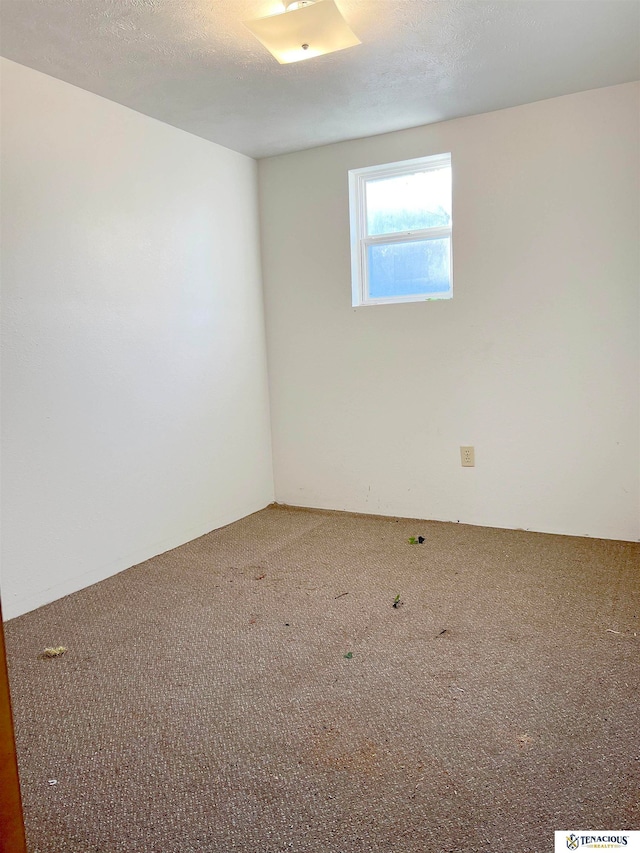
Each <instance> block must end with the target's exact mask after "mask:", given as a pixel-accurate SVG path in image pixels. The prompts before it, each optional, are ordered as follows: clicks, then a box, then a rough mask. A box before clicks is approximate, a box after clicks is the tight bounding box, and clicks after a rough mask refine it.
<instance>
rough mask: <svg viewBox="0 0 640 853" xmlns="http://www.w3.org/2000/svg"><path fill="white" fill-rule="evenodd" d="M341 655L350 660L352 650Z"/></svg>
mask: <svg viewBox="0 0 640 853" xmlns="http://www.w3.org/2000/svg"><path fill="white" fill-rule="evenodd" d="M343 657H345V658H346V659H347V660H351V658H352V657H353V652H347V653H346V655H343Z"/></svg>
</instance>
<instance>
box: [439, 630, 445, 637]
mask: <svg viewBox="0 0 640 853" xmlns="http://www.w3.org/2000/svg"><path fill="white" fill-rule="evenodd" d="M446 633H447V629H446V628H443V629H442V631H440V633H439V634H438V636H439V637H441V636H442V635H443V634H446Z"/></svg>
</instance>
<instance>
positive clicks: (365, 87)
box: [0, 0, 640, 157]
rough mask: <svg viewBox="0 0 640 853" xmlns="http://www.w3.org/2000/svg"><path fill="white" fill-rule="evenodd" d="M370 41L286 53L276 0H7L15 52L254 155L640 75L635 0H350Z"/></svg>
mask: <svg viewBox="0 0 640 853" xmlns="http://www.w3.org/2000/svg"><path fill="white" fill-rule="evenodd" d="M337 3H338V6H339V7H340V9H341V10H342V12H343V14H344V16H345V18H346V19H347V21H348V23H349V25H350V26H351V28H352V29H353V30H354V32H355V33H356V34H357V35H358V36H359V38H360V39H361V40H362V45H359V46H358V47H353V48H350V49H348V50H344V51H341V52H339V53H335V54H331V55H328V56H322V57H317V58H314V59H310V60H307V61H305V62H300V63H296V64H293V65H279V64H278V63H277V62H276V60H275V59H273V58H272V57H271V55H270V54H268V53H267V52H266V50H265V49H264V48H263V47H262V45H261V44H259V42H258V41H256V39H255V38H254V37H253V36H252V35H251V33H250V32H249V31H248V30H247V29H246V28H245V27H244V26H243V24H242V21H243V20H246V19H249V18H255V17H259V16H261V15H266V14H271V13H273V12H274V11H277V10H278V9H280V10H281V9H282V8H283V7H282V4H281V3H279V2H278V0H2V5H1V7H0V11H1V24H2V29H1V35H0V53H2V55H3V56H6V57H8V58H9V59H13V60H15V61H16V62H20V63H22V64H23V65H28V66H30V67H32V68H36V69H38V70H39V71H43V72H45V73H46V74H50V75H52V76H53V77H59V78H60V79H61V80H66V81H68V82H69V83H73V84H74V85H76V86H80V87H81V88H83V89H88V90H89V91H90V92H95V93H97V94H99V95H103V96H104V97H106V98H109V99H111V100H113V101H117V102H118V103H121V104H125V105H126V106H129V107H132V108H133V109H135V110H138V111H139V112H141V113H146V114H147V115H150V116H154V117H155V118H158V119H160V120H162V121H165V122H167V123H169V124H172V125H175V126H176V127H180V128H183V129H184V130H187V131H190V132H191V133H195V134H197V135H198V136H202V137H204V138H205V139H210V140H212V141H213V142H218V143H220V144H221V145H225V146H227V147H228V148H232V149H235V150H236V151H241V152H243V153H245V154H249V155H251V156H253V157H264V156H269V155H272V154H279V153H284V152H288V151H295V150H299V149H303V148H309V147H312V146H315V145H323V144H325V143H329V142H335V141H338V140H343V139H354V138H357V137H360V136H370V135H373V134H377V133H384V132H386V131H390V130H398V129H400V128H405V127H413V126H416V125H421V124H428V123H430V122H435V121H441V120H444V119H450V118H455V117H458V116H464V115H472V114H475V113H480V112H487V111H489V110H495V109H501V108H503V107H509V106H515V105H517V104H522V103H529V102H532V101H537V100H541V99H544V98H550V97H554V96H557V95H563V94H567V93H570V92H578V91H582V90H585V89H593V88H598V87H600V86H610V85H614V84H616V83H623V82H628V81H630V80H637V79H638V78H640V2H638V0H497V2H488V0H487V2H485V0H337Z"/></svg>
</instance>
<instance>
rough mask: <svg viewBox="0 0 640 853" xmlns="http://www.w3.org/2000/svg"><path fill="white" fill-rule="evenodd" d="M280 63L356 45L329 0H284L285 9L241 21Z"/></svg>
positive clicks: (357, 40) (337, 11) (343, 20)
mask: <svg viewBox="0 0 640 853" xmlns="http://www.w3.org/2000/svg"><path fill="white" fill-rule="evenodd" d="M244 24H245V26H246V27H248V28H249V29H250V30H251V32H252V33H253V34H254V36H255V37H256V38H257V39H258V41H261V42H262V44H263V45H264V46H265V47H266V48H267V50H268V51H270V52H271V53H272V54H273V55H274V56H275V58H276V59H277V60H278V62H279V63H280V64H281V65H286V64H287V63H289V62H299V61H300V60H301V59H311V57H313V56H322V55H323V54H324V53H333V52H334V51H336V50H342V49H343V48H345V47H352V46H353V45H355V44H360V39H359V38H358V37H357V36H355V35H354V34H353V33H352V32H351V30H350V29H349V27H348V26H347V23H346V21H345V19H344V18H343V17H342V15H341V14H340V11H339V9H338V7H337V6H336V4H335V3H334V2H333V0H317V2H314V0H289V2H287V0H285V11H284V12H281V13H280V14H279V15H269V17H267V18H258V19H257V20H255V21H245V22H244Z"/></svg>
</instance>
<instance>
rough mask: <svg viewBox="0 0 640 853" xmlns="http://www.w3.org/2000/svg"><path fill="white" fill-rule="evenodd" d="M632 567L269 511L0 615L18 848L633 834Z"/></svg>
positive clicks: (577, 553) (253, 847)
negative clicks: (52, 651) (15, 772)
mask: <svg viewBox="0 0 640 853" xmlns="http://www.w3.org/2000/svg"><path fill="white" fill-rule="evenodd" d="M413 535H416V536H417V535H423V536H424V537H425V540H426V541H425V542H424V544H422V545H409V544H408V542H407V539H408V537H409V536H413ZM639 565H640V545H638V544H632V543H623V542H608V541H603V540H590V539H576V538H569V537H561V536H549V535H542V534H535V533H525V532H518V531H504V530H494V529H486V528H477V527H468V526H464V525H457V524H441V523H434V522H415V521H407V520H399V521H396V520H394V519H381V518H375V517H368V516H353V515H348V514H339V513H323V512H315V511H314V512H312V511H296V510H290V509H286V508H283V507H272V508H268V509H266V510H263V511H262V512H259V513H257V514H255V515H252V516H250V517H249V518H246V519H244V520H242V521H239V522H237V523H236V524H233V525H231V526H229V527H227V528H225V529H223V530H219V531H216V532H214V533H211V534H209V535H207V536H204V537H202V538H200V539H198V540H196V541H194V542H191V543H189V544H188V545H185V546H183V547H181V548H178V549H176V550H174V551H171V552H169V553H167V554H164V555H162V556H160V557H156V558H154V559H153V560H149V561H148V562H146V563H143V564H141V565H139V566H136V567H134V568H132V569H129V570H128V571H126V572H123V573H122V574H120V575H117V576H116V577H113V578H110V579H109V580H107V581H104V582H102V583H99V584H96V585H95V586H92V587H90V588H89V589H86V590H83V591H82V592H79V593H76V594H74V595H71V596H68V597H67V598H65V599H62V600H60V601H57V602H55V603H53V604H51V605H48V606H47V607H43V608H41V609H40V610H37V611H35V612H33V613H30V614H27V615H25V616H22V617H20V618H18V619H15V620H12V621H11V622H9V623H7V626H6V633H7V643H8V650H9V664H10V673H11V682H12V687H13V691H14V706H15V707H14V710H15V715H16V729H17V739H18V749H19V757H20V769H21V774H22V784H23V793H24V805H25V812H26V823H27V833H28V838H29V842H30V853H68V851H73V853H133V851H144V853H206V852H207V851H211V853H214V852H215V853H236V851H237V853H285V851H286V853H289V851H294V853H308V851H318V853H339V851H341V853H356V851H358V853H359V852H360V851H363V853H364V851H384V853H446V851H457V852H458V853H467V851H469V853H471V851H492V853H506V851H512V850H514V851H515V850H517V851H518V853H526V851H536V853H538V851H551V850H552V849H553V831H554V830H555V829H617V830H619V829H630V828H639V827H640V806H639V799H638V779H639V776H640V745H639V743H638V664H637V661H638V649H639V643H640V636H636V635H637V634H638V635H640V620H639V619H638V616H639V615H640V604H639V601H638V578H639V572H638V569H639ZM343 593H347V595H344V594H343ZM397 595H400V600H401V602H402V603H401V604H400V606H398V607H397V608H394V607H393V602H394V599H395V598H396V596H397ZM58 645H63V646H66V647H67V648H68V652H67V653H66V654H65V655H64V656H63V657H60V658H57V659H53V660H41V659H39V654H40V653H41V652H42V650H43V649H44V647H45V646H58ZM52 779H55V780H57V784H55V785H53V784H49V780H52Z"/></svg>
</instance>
